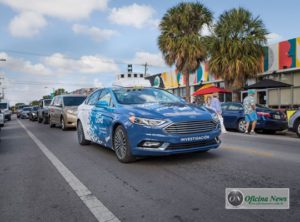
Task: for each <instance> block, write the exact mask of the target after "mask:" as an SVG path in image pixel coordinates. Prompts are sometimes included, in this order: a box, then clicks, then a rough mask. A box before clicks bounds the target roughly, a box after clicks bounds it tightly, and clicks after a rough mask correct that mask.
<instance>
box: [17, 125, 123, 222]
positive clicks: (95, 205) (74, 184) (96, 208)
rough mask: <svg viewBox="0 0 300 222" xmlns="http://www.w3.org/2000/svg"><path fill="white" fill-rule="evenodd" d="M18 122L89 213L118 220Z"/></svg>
mask: <svg viewBox="0 0 300 222" xmlns="http://www.w3.org/2000/svg"><path fill="white" fill-rule="evenodd" d="M18 123H19V124H20V125H21V126H22V127H23V129H24V130H25V131H26V132H27V134H28V135H29V137H30V138H31V139H32V140H33V141H34V142H35V144H36V145H37V146H38V147H39V149H40V150H41V151H42V152H43V153H44V154H45V156H46V157H47V158H48V159H49V160H50V162H51V163H52V164H53V165H54V167H55V168H56V169H57V171H58V172H59V173H60V174H61V175H62V177H63V178H64V179H65V180H66V181H67V183H68V184H69V185H70V187H71V188H72V189H73V190H74V191H75V193H76V194H77V195H78V197H79V198H80V199H81V200H82V202H83V203H84V204H85V205H86V206H87V208H88V209H89V210H90V211H91V213H92V214H93V215H94V216H95V218H96V219H97V220H98V221H101V222H108V221H109V222H119V219H118V218H117V217H116V216H115V215H114V214H113V213H112V212H111V211H110V210H108V209H107V208H106V207H105V206H104V205H103V203H101V201H100V200H98V199H97V197H96V196H94V195H93V194H92V192H91V191H90V190H89V189H88V188H87V187H86V186H85V185H84V184H83V183H82V182H81V181H80V180H79V179H78V178H77V177H76V176H75V175H74V174H73V173H72V172H71V171H70V170H69V169H68V168H67V167H66V166H65V165H64V164H63V163H62V162H61V161H60V160H59V159H58V158H57V157H56V156H55V155H54V154H53V153H52V152H51V151H50V150H49V149H48V148H47V147H46V146H45V145H44V144H43V143H42V142H41V141H40V140H39V139H38V138H37V137H36V136H35V135H34V134H33V133H31V132H30V131H29V130H28V129H27V128H26V127H25V126H24V125H23V123H22V122H21V121H20V120H18Z"/></svg>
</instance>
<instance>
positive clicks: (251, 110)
mask: <svg viewBox="0 0 300 222" xmlns="http://www.w3.org/2000/svg"><path fill="white" fill-rule="evenodd" d="M254 95H255V90H253V89H249V90H248V96H247V97H246V98H245V99H244V101H243V106H244V113H245V120H246V129H245V133H248V129H249V125H250V123H252V128H251V131H250V134H255V132H254V130H255V127H256V122H257V114H256V105H255V104H256V102H255V99H254Z"/></svg>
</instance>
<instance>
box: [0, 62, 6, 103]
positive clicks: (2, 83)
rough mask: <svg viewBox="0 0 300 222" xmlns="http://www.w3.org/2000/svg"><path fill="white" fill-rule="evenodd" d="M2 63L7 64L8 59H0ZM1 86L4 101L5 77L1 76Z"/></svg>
mask: <svg viewBox="0 0 300 222" xmlns="http://www.w3.org/2000/svg"><path fill="white" fill-rule="evenodd" d="M0 62H6V59H4V58H0ZM0 86H2V94H1V97H0V99H4V76H2V75H1V74H0Z"/></svg>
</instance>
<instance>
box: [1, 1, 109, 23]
mask: <svg viewBox="0 0 300 222" xmlns="http://www.w3.org/2000/svg"><path fill="white" fill-rule="evenodd" d="M0 2H2V3H4V4H6V5H8V6H9V7H11V8H12V9H14V10H16V11H18V12H27V11H31V12H35V13H38V14H41V15H46V16H51V17H57V18H61V19H68V20H75V19H76V20H77V19H83V18H87V17H89V15H90V14H91V13H92V12H93V11H95V10H105V9H106V8H107V3H108V0H84V1H83V0H26V1H24V0H0Z"/></svg>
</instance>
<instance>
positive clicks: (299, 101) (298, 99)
mask: <svg viewBox="0 0 300 222" xmlns="http://www.w3.org/2000/svg"><path fill="white" fill-rule="evenodd" d="M293 91H294V92H293V96H294V101H293V104H294V105H298V106H299V105H300V88H294V89H293Z"/></svg>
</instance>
